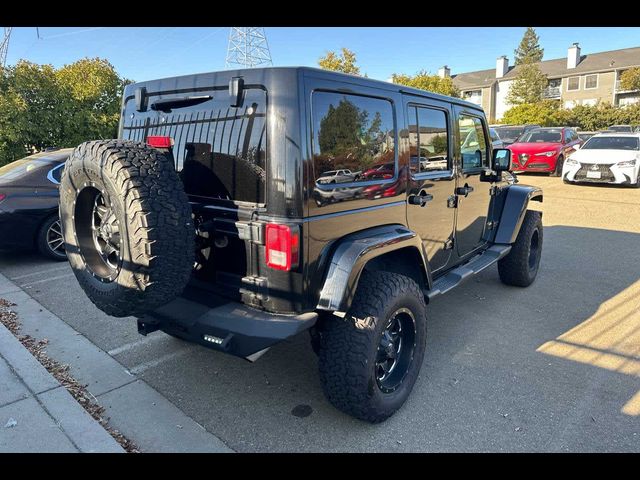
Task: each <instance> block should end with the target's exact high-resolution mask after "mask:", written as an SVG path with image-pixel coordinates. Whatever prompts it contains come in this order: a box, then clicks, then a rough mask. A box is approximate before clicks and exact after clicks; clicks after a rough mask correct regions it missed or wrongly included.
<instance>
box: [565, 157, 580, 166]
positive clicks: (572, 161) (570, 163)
mask: <svg viewBox="0 0 640 480" xmlns="http://www.w3.org/2000/svg"><path fill="white" fill-rule="evenodd" d="M564 163H565V165H580V162H578V161H577V160H574V159H573V158H571V157H569V158H567V159H566V160H565V161H564Z"/></svg>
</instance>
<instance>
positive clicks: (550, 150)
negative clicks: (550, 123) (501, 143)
mask: <svg viewBox="0 0 640 480" xmlns="http://www.w3.org/2000/svg"><path fill="white" fill-rule="evenodd" d="M581 144H582V140H580V138H579V137H578V134H577V133H576V131H575V130H574V129H573V128H569V127H557V128H556V127H545V128H536V129H533V130H529V131H528V132H527V133H525V134H524V135H522V136H521V137H520V138H519V139H518V141H517V142H516V143H514V144H512V145H510V146H509V149H510V150H511V152H512V154H513V170H514V171H515V172H549V173H550V174H551V176H559V175H560V173H561V172H562V164H563V163H564V160H565V159H566V158H567V156H569V155H570V154H571V153H572V152H574V151H575V149H576V147H577V146H578V147H579V145H581Z"/></svg>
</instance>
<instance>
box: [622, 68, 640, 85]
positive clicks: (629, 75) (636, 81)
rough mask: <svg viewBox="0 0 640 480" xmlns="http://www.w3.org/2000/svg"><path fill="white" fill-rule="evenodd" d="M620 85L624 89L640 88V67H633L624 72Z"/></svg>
mask: <svg viewBox="0 0 640 480" xmlns="http://www.w3.org/2000/svg"><path fill="white" fill-rule="evenodd" d="M620 87H621V88H622V90H640V67H633V68H630V69H629V70H625V71H624V72H622V75H620Z"/></svg>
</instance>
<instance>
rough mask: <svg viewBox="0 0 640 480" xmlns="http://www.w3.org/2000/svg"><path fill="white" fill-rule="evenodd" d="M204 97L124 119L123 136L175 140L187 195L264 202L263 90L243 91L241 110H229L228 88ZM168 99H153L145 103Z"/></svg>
mask: <svg viewBox="0 0 640 480" xmlns="http://www.w3.org/2000/svg"><path fill="white" fill-rule="evenodd" d="M205 93H208V94H210V95H211V96H212V97H213V98H211V99H210V100H208V101H206V102H204V103H200V104H197V105H192V106H185V107H177V108H173V109H172V110H171V111H170V112H168V113H167V112H155V111H151V110H150V111H148V112H144V113H140V112H134V113H133V118H131V115H130V114H128V115H126V116H125V123H124V125H123V129H122V136H123V137H124V138H127V139H131V140H136V141H144V140H145V139H146V138H147V137H148V136H151V135H158V136H169V137H171V138H173V141H174V146H173V155H174V161H175V164H176V170H178V172H180V176H181V178H182V181H183V183H184V185H185V190H186V192H187V194H189V195H192V196H196V197H204V198H211V199H221V200H232V201H240V202H249V203H257V204H263V203H265V194H266V192H265V189H266V158H267V135H266V111H267V93H266V91H265V90H263V89H260V88H246V89H245V90H244V101H243V104H242V106H240V107H232V106H231V105H230V101H229V95H228V86H225V87H220V88H218V87H216V88H213V89H212V90H211V91H210V92H205ZM200 94H201V93H198V95H200ZM202 94H204V93H202ZM172 96H175V95H172V94H167V95H165V96H163V97H157V96H154V97H151V98H150V99H149V104H152V103H153V102H154V101H157V100H158V99H159V98H162V99H166V98H171V97H172ZM130 104H131V105H132V106H133V104H134V101H133V100H131V101H130ZM127 113H129V111H127Z"/></svg>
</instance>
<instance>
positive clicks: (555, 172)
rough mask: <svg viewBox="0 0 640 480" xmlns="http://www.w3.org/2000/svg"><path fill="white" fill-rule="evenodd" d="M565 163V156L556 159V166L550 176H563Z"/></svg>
mask: <svg viewBox="0 0 640 480" xmlns="http://www.w3.org/2000/svg"><path fill="white" fill-rule="evenodd" d="M563 165H564V157H563V156H562V155H560V156H559V157H558V159H557V160H556V168H555V169H554V170H553V172H551V173H550V174H549V176H550V177H560V176H562V166H563Z"/></svg>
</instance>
